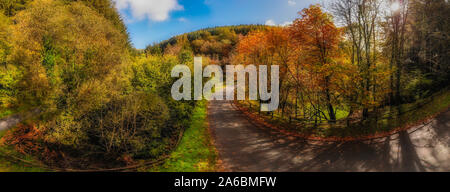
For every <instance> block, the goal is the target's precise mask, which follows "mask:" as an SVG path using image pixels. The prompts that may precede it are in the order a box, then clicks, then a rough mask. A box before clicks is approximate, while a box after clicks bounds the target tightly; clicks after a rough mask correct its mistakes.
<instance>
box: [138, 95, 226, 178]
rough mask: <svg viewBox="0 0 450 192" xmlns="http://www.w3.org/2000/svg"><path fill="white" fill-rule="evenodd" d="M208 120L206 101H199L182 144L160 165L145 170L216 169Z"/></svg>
mask: <svg viewBox="0 0 450 192" xmlns="http://www.w3.org/2000/svg"><path fill="white" fill-rule="evenodd" d="M211 141H212V140H211V135H210V132H209V128H208V122H207V108H206V101H199V102H198V103H197V106H196V107H195V109H194V113H193V115H192V119H191V124H190V126H189V128H187V129H186V131H185V132H184V134H183V138H182V139H181V142H180V144H179V145H178V147H177V148H176V149H175V151H173V152H172V153H171V154H170V157H169V158H168V159H167V160H166V161H165V162H164V163H163V164H162V165H160V166H157V167H153V168H150V169H149V170H144V171H159V172H207V171H215V170H216V161H217V152H216V149H215V147H214V145H213V144H212V142H211Z"/></svg>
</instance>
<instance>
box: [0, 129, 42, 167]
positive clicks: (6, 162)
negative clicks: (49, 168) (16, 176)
mask: <svg viewBox="0 0 450 192" xmlns="http://www.w3.org/2000/svg"><path fill="white" fill-rule="evenodd" d="M6 132H7V131H6V130H4V131H0V139H1V138H2V137H3V136H4V135H5V133H6ZM5 154H12V155H14V156H16V157H20V158H22V159H24V160H26V161H31V162H33V161H34V160H33V158H32V157H31V156H25V155H22V154H19V153H17V152H15V151H14V149H13V148H12V147H10V146H5V145H3V144H1V143H0V172H44V171H46V170H44V169H42V168H39V167H32V166H30V165H27V164H25V163H22V162H16V161H12V159H11V158H10V157H8V156H7V155H5Z"/></svg>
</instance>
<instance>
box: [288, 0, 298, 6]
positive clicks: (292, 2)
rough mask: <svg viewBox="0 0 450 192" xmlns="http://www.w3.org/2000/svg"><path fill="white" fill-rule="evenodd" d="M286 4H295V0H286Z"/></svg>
mask: <svg viewBox="0 0 450 192" xmlns="http://www.w3.org/2000/svg"><path fill="white" fill-rule="evenodd" d="M288 4H289V5H290V6H294V5H295V4H297V3H296V2H295V1H293V0H289V1H288Z"/></svg>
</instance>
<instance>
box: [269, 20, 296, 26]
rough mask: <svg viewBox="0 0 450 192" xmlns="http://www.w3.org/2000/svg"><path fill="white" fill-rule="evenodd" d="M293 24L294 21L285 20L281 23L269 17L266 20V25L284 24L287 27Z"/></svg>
mask: <svg viewBox="0 0 450 192" xmlns="http://www.w3.org/2000/svg"><path fill="white" fill-rule="evenodd" d="M291 24H292V21H285V22H283V23H280V24H277V23H275V21H274V20H272V19H269V20H267V21H266V25H270V26H283V27H285V26H288V25H291Z"/></svg>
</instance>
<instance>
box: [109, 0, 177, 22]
mask: <svg viewBox="0 0 450 192" xmlns="http://www.w3.org/2000/svg"><path fill="white" fill-rule="evenodd" d="M113 1H114V2H115V4H116V8H117V9H118V10H129V11H130V13H131V16H132V17H133V19H136V20H142V19H149V20H152V21H165V20H167V19H169V13H170V12H172V11H177V10H183V6H181V5H180V4H178V0H113Z"/></svg>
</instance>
